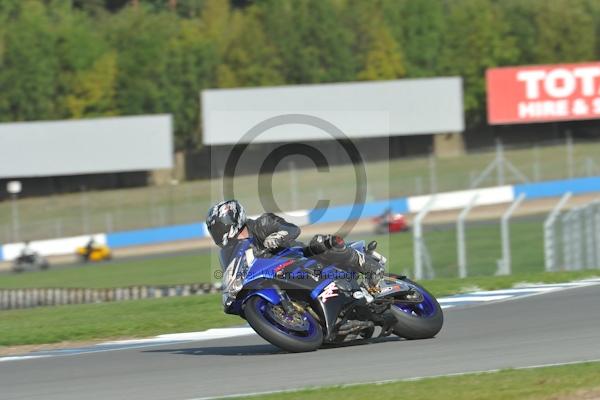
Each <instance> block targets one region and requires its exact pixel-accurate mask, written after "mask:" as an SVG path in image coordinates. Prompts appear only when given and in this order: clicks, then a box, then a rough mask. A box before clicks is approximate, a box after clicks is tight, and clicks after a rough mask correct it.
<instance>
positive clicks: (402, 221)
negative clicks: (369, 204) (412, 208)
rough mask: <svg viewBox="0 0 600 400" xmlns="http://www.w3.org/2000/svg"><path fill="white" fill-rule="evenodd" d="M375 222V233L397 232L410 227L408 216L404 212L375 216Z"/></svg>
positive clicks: (404, 230)
mask: <svg viewBox="0 0 600 400" xmlns="http://www.w3.org/2000/svg"><path fill="white" fill-rule="evenodd" d="M373 223H374V224H375V233H376V234H383V233H396V232H406V231H408V230H409V229H410V227H409V226H408V222H407V221H406V217H405V216H404V215H402V214H391V215H390V216H387V215H384V216H379V217H376V218H373Z"/></svg>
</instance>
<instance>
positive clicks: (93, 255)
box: [76, 244, 112, 262]
mask: <svg viewBox="0 0 600 400" xmlns="http://www.w3.org/2000/svg"><path fill="white" fill-rule="evenodd" d="M76 253H77V256H78V257H79V259H80V260H81V261H82V262H99V261H108V260H111V259H112V251H111V250H110V248H109V247H108V246H106V245H103V244H100V245H94V246H92V247H90V246H81V247H78V248H77V250H76Z"/></svg>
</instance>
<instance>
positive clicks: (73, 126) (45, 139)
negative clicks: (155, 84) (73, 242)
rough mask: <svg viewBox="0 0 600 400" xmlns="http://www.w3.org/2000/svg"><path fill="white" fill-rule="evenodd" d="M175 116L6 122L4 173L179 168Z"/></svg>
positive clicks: (1, 143)
mask: <svg viewBox="0 0 600 400" xmlns="http://www.w3.org/2000/svg"><path fill="white" fill-rule="evenodd" d="M172 125H173V123H172V118H171V115H142V116H132V117H115V118H98V119H82V120H67V121H44V122H20V123H7V124H0V178H25V177H43V176H60V175H81V174H93V173H106V172H125V171H146V170H154V169H163V168H172V167H173V128H172Z"/></svg>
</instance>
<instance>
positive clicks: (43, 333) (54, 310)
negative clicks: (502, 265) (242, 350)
mask: <svg viewBox="0 0 600 400" xmlns="http://www.w3.org/2000/svg"><path fill="white" fill-rule="evenodd" d="M595 275H597V271H593V270H592V271H577V272H559V273H538V274H523V275H514V276H506V277H473V278H467V279H463V280H460V279H436V280H430V281H423V282H422V283H423V285H424V286H425V287H426V288H427V289H429V290H430V291H431V292H432V293H434V294H435V295H436V296H438V297H439V296H443V295H449V294H455V293H460V292H464V291H465V290H468V289H470V288H473V287H478V288H481V289H502V288H509V287H512V286H513V285H514V284H515V283H519V282H548V283H551V282H565V281H570V280H575V279H581V278H585V277H590V276H595ZM0 318H1V319H0V346H11V345H22V344H42V343H56V342H61V341H73V340H89V339H108V338H123V337H144V336H151V335H158V334H163V333H174V332H188V331H199V330H204V329H208V328H218V327H225V326H232V325H237V324H241V323H243V321H242V320H241V319H240V318H239V317H237V316H231V315H226V314H224V313H223V311H222V307H221V296H219V295H203V296H194V297H173V298H162V299H154V300H136V301H124V302H118V303H104V304H87V305H71V306H60V307H41V308H33V309H25V310H12V311H1V312H0Z"/></svg>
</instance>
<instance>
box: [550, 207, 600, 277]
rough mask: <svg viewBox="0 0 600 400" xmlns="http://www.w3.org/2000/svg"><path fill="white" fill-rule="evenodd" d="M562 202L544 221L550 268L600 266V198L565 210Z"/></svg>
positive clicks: (570, 269) (552, 269)
mask: <svg viewBox="0 0 600 400" xmlns="http://www.w3.org/2000/svg"><path fill="white" fill-rule="evenodd" d="M565 199H568V195H565V197H564V198H563V200H561V203H563V202H565ZM561 205H562V204H559V206H557V208H556V209H555V210H554V211H553V213H551V214H550V215H549V216H548V219H547V220H546V222H545V224H544V239H545V240H544V252H545V268H546V271H577V270H582V269H590V268H599V269H600V199H599V200H595V201H592V202H590V203H588V204H584V205H581V206H578V207H574V208H572V209H570V210H567V211H564V212H562V213H561V211H560V208H561Z"/></svg>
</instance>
